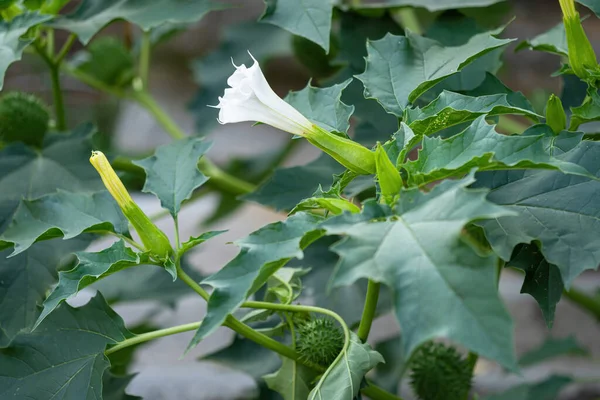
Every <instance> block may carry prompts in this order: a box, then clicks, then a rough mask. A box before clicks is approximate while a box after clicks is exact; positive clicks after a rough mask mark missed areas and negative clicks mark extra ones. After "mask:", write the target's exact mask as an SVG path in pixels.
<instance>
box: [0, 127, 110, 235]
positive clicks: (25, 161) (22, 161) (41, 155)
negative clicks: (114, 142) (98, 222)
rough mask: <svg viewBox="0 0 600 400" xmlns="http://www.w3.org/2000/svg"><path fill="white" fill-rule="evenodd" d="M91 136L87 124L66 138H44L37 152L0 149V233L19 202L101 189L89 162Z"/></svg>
mask: <svg viewBox="0 0 600 400" xmlns="http://www.w3.org/2000/svg"><path fill="white" fill-rule="evenodd" d="M95 132H96V130H95V128H94V127H93V126H92V125H91V124H84V125H80V126H79V127H77V128H76V129H75V130H74V131H73V133H71V134H69V135H67V134H64V133H63V134H54V135H46V138H45V141H44V148H43V149H42V150H41V151H39V150H34V149H32V148H30V147H27V146H25V145H23V144H21V143H14V144H11V145H8V146H6V147H4V148H3V149H0V171H2V172H3V173H2V174H1V175H0V232H2V231H4V229H5V228H6V226H7V225H8V223H9V222H10V221H11V219H12V215H13V213H14V212H15V209H16V208H17V206H18V205H19V202H20V201H21V199H35V198H38V197H40V196H43V195H45V194H48V193H55V192H56V191H57V190H59V189H63V190H68V191H73V192H74V191H80V190H81V191H83V190H85V191H89V190H100V189H102V188H103V187H104V186H103V185H102V181H101V180H100V178H99V177H98V173H97V172H96V171H95V170H94V168H93V167H92V166H91V165H90V162H89V154H90V151H91V137H92V135H93V134H94V133H95Z"/></svg>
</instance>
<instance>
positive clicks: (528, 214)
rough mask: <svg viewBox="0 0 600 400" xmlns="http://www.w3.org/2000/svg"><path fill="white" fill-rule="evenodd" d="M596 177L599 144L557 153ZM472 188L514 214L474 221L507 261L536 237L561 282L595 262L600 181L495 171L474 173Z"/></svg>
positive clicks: (599, 246)
mask: <svg viewBox="0 0 600 400" xmlns="http://www.w3.org/2000/svg"><path fill="white" fill-rule="evenodd" d="M557 157H558V158H560V159H561V160H563V161H567V162H571V163H575V164H577V165H579V166H581V167H583V168H585V169H587V170H588V171H590V173H592V174H594V176H596V177H600V165H599V164H598V159H600V143H597V142H589V141H584V142H582V143H581V144H580V145H578V146H577V147H576V148H575V149H573V150H571V151H569V152H567V153H564V154H562V155H559V156H557ZM475 186H476V187H487V188H489V189H490V190H491V192H490V194H489V196H488V199H489V200H490V201H492V202H494V203H496V204H500V205H503V206H505V207H508V208H509V209H510V210H512V211H513V212H515V213H516V216H514V217H509V216H503V217H499V218H496V219H493V220H489V221H481V222H477V224H478V225H480V226H482V227H483V229H484V230H485V234H486V237H487V239H488V240H489V242H490V244H491V246H492V248H493V249H494V251H495V252H496V254H498V255H499V256H500V257H502V258H503V259H504V260H509V259H510V257H511V254H512V251H513V249H514V248H515V246H516V245H518V244H520V243H531V242H532V241H534V240H535V241H539V243H540V244H541V246H540V250H541V252H542V254H543V255H544V258H545V259H546V260H547V261H548V262H549V263H550V264H554V265H556V266H557V267H558V269H559V270H560V273H561V276H562V280H563V282H564V284H565V287H567V288H568V287H569V286H570V285H571V283H572V282H573V279H575V278H576V277H577V276H578V275H579V274H581V273H582V272H583V271H585V270H588V269H597V268H598V265H599V264H600V237H599V236H598V235H596V234H595V232H597V231H598V229H600V222H599V221H600V219H599V218H600V203H598V201H596V199H597V198H598V196H600V182H598V181H597V180H593V179H589V178H586V177H583V176H573V175H565V174H562V173H561V172H557V171H496V172H486V173H481V174H478V175H477V183H476V184H475Z"/></svg>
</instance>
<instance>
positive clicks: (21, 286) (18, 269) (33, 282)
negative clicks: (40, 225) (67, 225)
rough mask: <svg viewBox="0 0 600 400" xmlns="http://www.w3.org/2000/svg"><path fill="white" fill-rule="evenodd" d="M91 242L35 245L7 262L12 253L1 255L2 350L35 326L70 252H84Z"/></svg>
mask: <svg viewBox="0 0 600 400" xmlns="http://www.w3.org/2000/svg"><path fill="white" fill-rule="evenodd" d="M89 239H90V238H87V237H83V236H80V237H79V238H77V239H73V240H69V241H57V240H54V241H48V242H43V243H36V244H34V245H33V246H32V247H31V248H29V249H28V250H27V251H26V252H23V253H21V254H19V255H17V256H15V257H11V258H7V257H8V254H9V252H10V251H9V250H5V251H0V282H2V284H1V285H0V348H2V347H6V346H8V345H9V343H10V342H11V341H12V340H13V338H14V337H15V336H16V335H17V334H18V333H19V332H20V331H28V330H29V329H30V328H31V327H32V326H33V324H34V323H35V321H36V319H37V318H38V315H39V314H40V310H38V306H39V305H40V304H41V303H42V302H43V301H44V298H45V297H46V293H47V291H48V290H50V289H51V287H52V285H54V284H55V283H56V276H57V269H58V268H59V267H61V266H62V264H63V261H66V260H68V259H69V258H70V257H69V256H68V255H70V253H71V252H73V251H78V250H82V249H84V248H85V247H86V246H87V245H88V244H89V242H90V240H89Z"/></svg>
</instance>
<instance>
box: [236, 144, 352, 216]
mask: <svg viewBox="0 0 600 400" xmlns="http://www.w3.org/2000/svg"><path fill="white" fill-rule="evenodd" d="M343 170H344V168H343V167H342V166H341V165H340V164H338V162H337V161H335V160H334V159H333V158H331V157H329V155H327V154H322V155H321V156H320V157H319V158H317V159H316V160H314V161H311V162H309V163H308V164H306V165H302V166H299V167H291V168H278V169H276V170H275V172H274V173H273V175H272V176H271V177H270V178H269V179H267V180H266V181H265V182H264V183H263V184H262V185H260V186H259V187H258V189H256V190H255V191H254V192H252V193H250V194H248V195H246V196H244V199H246V200H250V201H255V202H257V203H259V204H262V205H265V206H270V207H273V208H275V209H276V210H291V209H293V208H294V206H296V204H297V203H298V202H299V201H301V200H303V199H306V198H308V197H310V196H311V195H312V194H313V193H314V192H315V190H317V188H318V187H319V185H321V186H323V187H327V185H330V184H331V181H332V180H333V175H334V174H339V173H341V172H343Z"/></svg>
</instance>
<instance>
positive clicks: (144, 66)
mask: <svg viewBox="0 0 600 400" xmlns="http://www.w3.org/2000/svg"><path fill="white" fill-rule="evenodd" d="M150 49H151V43H150V31H144V32H143V33H142V45H141V48H140V63H139V69H138V75H139V77H140V81H141V83H142V89H144V90H146V89H147V88H148V75H149V71H150Z"/></svg>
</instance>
